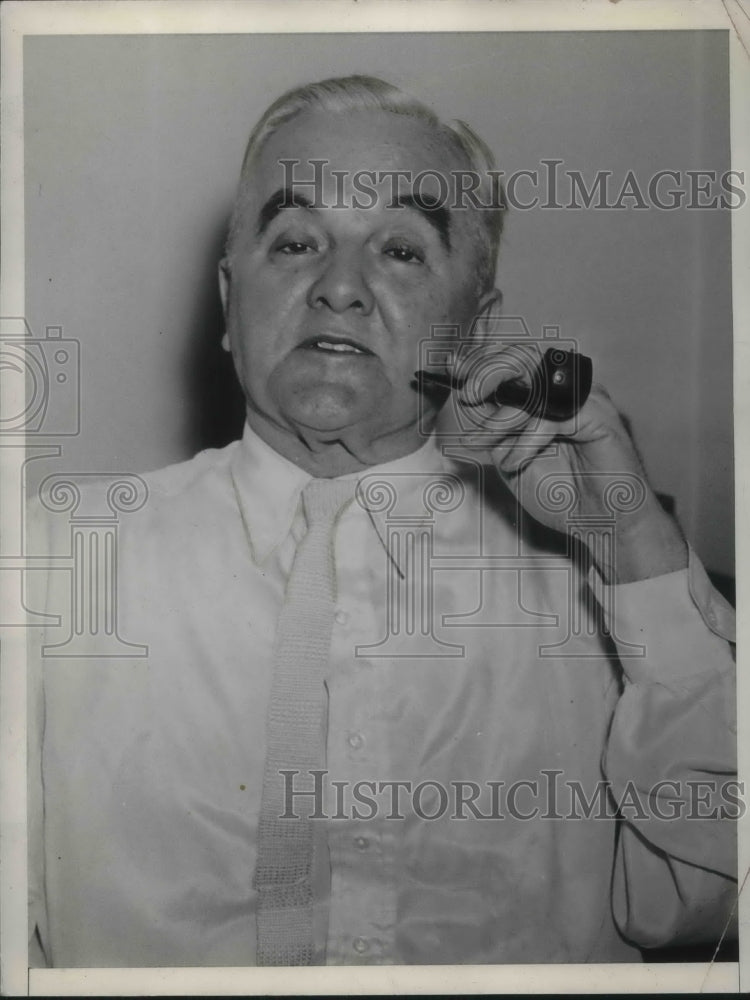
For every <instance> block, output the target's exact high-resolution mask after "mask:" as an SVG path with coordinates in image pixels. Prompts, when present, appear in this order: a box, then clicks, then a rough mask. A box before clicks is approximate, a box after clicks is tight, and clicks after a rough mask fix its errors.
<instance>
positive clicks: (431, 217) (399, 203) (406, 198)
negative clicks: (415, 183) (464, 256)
mask: <svg viewBox="0 0 750 1000" xmlns="http://www.w3.org/2000/svg"><path fill="white" fill-rule="evenodd" d="M388 207H389V208H413V209H414V210H415V211H417V212H419V214H420V215H422V216H423V217H424V218H425V219H426V220H427V221H428V222H429V224H430V225H431V226H432V228H433V229H435V230H436V231H437V234H438V236H439V237H440V242H441V243H442V244H443V246H444V247H445V249H446V250H450V248H451V234H450V228H451V217H450V212H449V211H448V209H447V208H445V206H444V205H443V204H442V203H441V202H440V201H439V200H438V199H437V198H432V197H431V196H430V195H426V194H400V195H396V196H395V198H394V199H393V200H392V201H391V203H390V205H389V206H388Z"/></svg>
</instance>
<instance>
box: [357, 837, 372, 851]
mask: <svg viewBox="0 0 750 1000" xmlns="http://www.w3.org/2000/svg"><path fill="white" fill-rule="evenodd" d="M354 843H355V845H356V847H357V850H358V851H366V850H367V848H368V847H369V846H370V841H369V840H368V839H367V837H355V838H354Z"/></svg>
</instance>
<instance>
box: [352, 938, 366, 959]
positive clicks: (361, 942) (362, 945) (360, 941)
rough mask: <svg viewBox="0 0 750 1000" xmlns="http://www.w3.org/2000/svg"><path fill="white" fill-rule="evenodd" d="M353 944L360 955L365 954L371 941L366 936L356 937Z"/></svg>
mask: <svg viewBox="0 0 750 1000" xmlns="http://www.w3.org/2000/svg"><path fill="white" fill-rule="evenodd" d="M353 945H354V950H355V951H357V952H359V954H360V955H364V953H365V952H366V951H367V949H368V948H369V947H370V942H369V941H366V940H365V938H361V937H358V938H355V939H354V942H353Z"/></svg>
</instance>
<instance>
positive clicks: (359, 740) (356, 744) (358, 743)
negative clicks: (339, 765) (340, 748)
mask: <svg viewBox="0 0 750 1000" xmlns="http://www.w3.org/2000/svg"><path fill="white" fill-rule="evenodd" d="M347 743H348V744H349V746H350V747H351V748H352V750H359V749H360V747H362V746H364V743H365V741H364V738H363V737H362V736H360V734H359V733H349V738H348V739H347Z"/></svg>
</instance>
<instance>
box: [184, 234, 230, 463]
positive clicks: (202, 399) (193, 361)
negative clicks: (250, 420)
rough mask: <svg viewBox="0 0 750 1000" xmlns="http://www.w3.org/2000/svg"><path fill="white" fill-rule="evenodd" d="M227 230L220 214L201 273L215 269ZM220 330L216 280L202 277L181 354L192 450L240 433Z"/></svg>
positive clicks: (223, 442)
mask: <svg viewBox="0 0 750 1000" xmlns="http://www.w3.org/2000/svg"><path fill="white" fill-rule="evenodd" d="M226 230H227V227H226V221H225V220H223V219H222V220H221V222H220V223H217V224H216V227H215V230H214V233H213V235H212V238H211V239H209V240H208V241H207V243H206V258H205V267H204V268H203V269H202V273H203V274H206V275H215V274H216V265H217V263H218V261H219V260H220V259H221V256H222V253H223V249H224V239H225V236H226ZM223 334H224V317H223V314H222V309H221V299H220V297H219V289H218V283H217V282H216V281H215V280H214V281H211V280H206V281H203V282H201V283H200V286H199V287H198V288H197V290H196V302H195V307H194V310H193V324H192V327H191V329H190V331H189V336H188V341H187V348H186V356H185V381H186V387H185V388H186V394H187V398H188V399H189V401H190V405H189V406H188V417H187V421H188V422H187V427H186V443H187V447H188V449H189V454H191V455H192V454H195V452H196V451H201V450H203V449H204V448H223V447H224V445H226V444H229V442H230V441H234V440H235V439H236V438H239V437H241V436H242V426H243V423H244V420H245V400H244V397H243V394H242V390H241V389H240V386H239V383H238V381H237V376H236V374H235V371H234V367H233V365H232V359H231V356H230V355H229V354H228V353H227V352H226V351H225V350H224V349H223V348H222V346H221V338H222V336H223Z"/></svg>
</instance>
